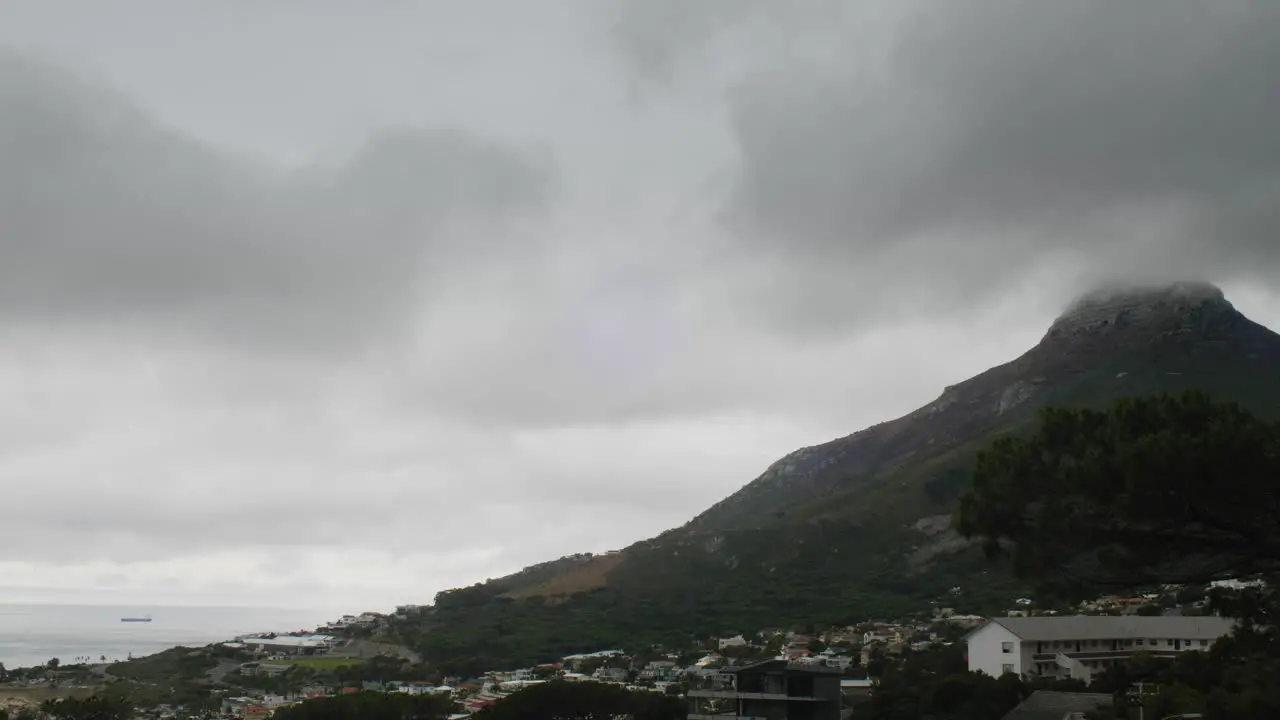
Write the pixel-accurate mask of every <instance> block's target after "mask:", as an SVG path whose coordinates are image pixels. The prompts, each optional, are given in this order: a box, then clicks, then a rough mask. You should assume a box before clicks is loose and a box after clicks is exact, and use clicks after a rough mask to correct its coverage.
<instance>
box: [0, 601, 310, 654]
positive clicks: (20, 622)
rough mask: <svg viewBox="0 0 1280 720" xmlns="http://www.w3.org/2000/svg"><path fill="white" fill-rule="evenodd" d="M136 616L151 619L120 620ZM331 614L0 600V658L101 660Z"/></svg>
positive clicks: (288, 627)
mask: <svg viewBox="0 0 1280 720" xmlns="http://www.w3.org/2000/svg"><path fill="white" fill-rule="evenodd" d="M138 616H142V617H150V618H151V622H149V623H147V622H131V623H126V622H120V618H122V617H138ZM332 619H333V618H330V617H326V616H324V614H323V613H320V612H317V611H315V610H287V609H278V608H253V607H136V606H129V607H122V606H112V605H7V604H0V663H4V665H5V667H8V668H15V667H27V666H31V665H39V664H43V663H46V662H48V661H49V659H50V658H55V657H56V658H58V660H59V661H61V662H62V663H64V664H72V663H75V662H77V661H83V659H84V658H88V659H89V660H90V661H92V662H101V658H102V657H103V656H105V657H106V658H107V661H109V662H110V661H116V660H125V659H127V658H128V657H129V656H130V655H132V656H133V657H140V656H142V655H150V654H152V653H157V652H160V651H161V650H165V649H168V648H171V647H173V646H174V645H188V646H203V645H208V644H209V643H213V642H220V641H223V640H230V639H231V638H233V637H235V636H237V635H245V634H249V633H256V632H292V631H295V630H304V629H305V630H311V629H313V628H315V627H317V626H319V625H323V624H324V623H325V622H326V621H328V620H332ZM78 659H79V660H78Z"/></svg>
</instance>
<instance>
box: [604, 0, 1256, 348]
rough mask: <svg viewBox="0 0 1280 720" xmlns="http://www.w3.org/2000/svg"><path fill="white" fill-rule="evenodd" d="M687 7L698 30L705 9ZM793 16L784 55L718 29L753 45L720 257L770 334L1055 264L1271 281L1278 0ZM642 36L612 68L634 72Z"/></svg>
mask: <svg viewBox="0 0 1280 720" xmlns="http://www.w3.org/2000/svg"><path fill="white" fill-rule="evenodd" d="M638 4H639V5H646V6H647V4H646V3H638ZM692 5H693V6H694V7H695V8H697V9H696V10H689V11H688V12H689V17H690V20H691V22H692V23H693V26H694V27H702V26H703V25H704V24H705V13H706V11H707V9H708V8H710V7H712V6H713V5H714V4H713V3H692ZM837 5H838V4H837ZM864 5H870V4H864ZM637 12H640V11H637ZM793 16H794V17H796V18H799V17H803V18H806V19H807V20H806V22H807V23H808V29H809V32H808V33H805V34H804V35H803V40H801V35H800V34H793V35H791V39H792V41H793V44H792V46H791V47H790V48H789V49H788V50H787V51H785V52H783V51H778V52H770V51H769V48H770V47H774V45H771V44H770V43H769V42H766V41H764V40H763V39H767V38H770V37H773V38H775V39H776V38H778V37H779V36H781V35H784V34H788V33H796V27H795V26H794V25H791V26H788V25H785V24H778V23H777V22H776V18H773V17H769V16H766V15H759V16H757V17H754V18H751V17H748V18H742V17H736V18H735V17H730V16H726V15H721V16H720V18H721V22H722V25H721V26H719V27H720V30H719V32H721V33H722V34H723V33H726V32H730V31H732V32H736V33H738V35H739V36H740V37H741V38H743V41H742V42H741V43H740V44H738V45H736V46H734V47H736V48H738V51H740V52H742V50H741V48H743V47H745V46H747V45H748V44H750V45H751V46H752V47H756V48H760V52H758V53H757V54H756V55H755V57H754V58H753V62H752V63H750V64H749V65H748V68H749V69H748V70H746V71H745V72H744V73H742V74H741V76H740V78H741V80H740V82H738V83H737V85H736V87H734V88H732V89H731V90H730V91H729V93H728V102H729V104H730V107H731V114H732V115H731V117H732V128H733V133H734V135H735V137H736V140H737V143H738V148H739V151H740V173H739V176H738V180H737V182H736V186H735V188H734V190H733V191H732V193H731V196H730V198H729V202H728V205H727V209H726V216H725V219H726V223H727V225H728V227H729V228H730V229H731V231H732V232H733V233H735V234H736V235H737V236H738V237H739V238H740V239H741V240H742V241H743V244H740V245H738V246H737V248H736V252H738V253H742V252H744V251H745V252H746V253H747V255H746V256H745V257H738V258H736V259H738V260H739V261H742V262H744V263H745V264H747V265H750V264H752V263H762V264H764V265H766V266H770V267H772V268H774V270H775V272H774V280H775V282H776V283H777V288H776V289H777V292H775V293H771V294H770V295H769V299H768V303H767V306H768V311H769V312H772V313H776V314H777V315H780V316H781V319H782V320H783V321H784V322H785V323H788V324H801V325H806V324H808V325H812V326H814V327H828V326H829V323H828V321H834V322H849V321H850V320H854V319H859V318H861V319H865V318H866V317H867V316H868V315H870V314H876V313H883V312H884V311H885V310H886V307H892V306H894V305H898V304H900V302H901V296H903V295H909V296H911V295H913V296H915V297H916V298H917V300H919V301H920V302H921V309H923V310H925V311H931V312H945V311H947V310H955V309H957V308H959V307H967V306H972V304H973V303H975V302H979V301H987V300H990V299H991V298H992V297H993V295H994V294H996V293H999V292H1000V291H1001V287H1002V280H1004V279H1007V278H1008V277H1010V276H1012V275H1016V274H1025V273H1027V272H1029V270H1030V269H1031V268H1032V267H1034V266H1036V265H1037V264H1042V263H1044V262H1049V261H1059V260H1060V261H1064V264H1067V265H1071V264H1073V263H1074V264H1075V265H1077V266H1078V272H1079V274H1080V276H1081V279H1080V281H1081V283H1092V282H1095V281H1098V280H1100V279H1103V278H1112V277H1116V276H1119V277H1122V278H1123V277H1130V276H1140V277H1142V278H1143V279H1154V278H1159V277H1182V276H1205V277H1209V278H1210V279H1215V280H1226V279H1230V278H1252V279H1255V280H1264V281H1268V282H1270V281H1271V279H1272V278H1273V277H1274V273H1273V272H1272V271H1273V270H1274V268H1275V267H1276V263H1277V261H1280V243H1278V242H1276V240H1275V236H1276V232H1277V230H1278V229H1280V228H1277V225H1276V214H1275V210H1274V208H1275V207H1276V200H1277V199H1280V194H1278V193H1280V136H1277V134H1276V133H1275V131H1274V121H1275V119H1276V118H1278V117H1280V93H1277V92H1275V77H1274V75H1275V68H1276V67H1280V5H1277V4H1276V3H1274V2H1270V1H1269V0H1239V1H1232V2H1212V3H1204V2H1178V1H1175V2H1165V1H1164V0H1150V1H1142V0H1138V1H1134V2H1123V3H1116V2H1110V1H1108V0H1083V1H1081V2H1061V3H1059V2H1033V1H1028V2H1020V1H1015V0H976V1H974V2H945V1H933V0H930V1H927V2H912V3H904V4H902V5H901V6H900V12H896V13H893V14H892V15H890V14H885V15H884V16H883V17H882V18H881V21H880V22H878V23H871V24H867V23H865V22H862V21H861V19H863V18H864V17H865V16H859V17H854V16H847V15H845V14H843V13H842V12H841V11H840V10H839V9H836V8H832V7H824V6H823V4H822V3H800V4H798V5H796V6H795V12H794V13H793ZM770 25H778V27H779V29H778V30H776V31H773V32H772V33H771V31H770V27H769V26H770ZM644 37H645V35H644V34H643V33H641V32H639V31H637V34H636V35H635V36H634V37H632V39H631V41H630V42H631V45H627V46H624V47H623V50H624V52H626V53H628V55H629V56H630V57H633V58H638V57H641V56H639V55H637V53H636V52H635V50H634V49H633V47H632V46H633V45H634V44H635V43H637V42H640V41H641V40H642V39H643V38H644ZM748 41H750V42H748ZM842 45H843V49H841V47H842ZM870 45H874V46H876V51H875V52H870V51H868V50H867V48H868V46H870ZM808 46H815V47H819V48H822V50H820V51H814V52H807V47H808ZM833 48H834V50H833ZM662 57H663V58H665V61H666V62H675V61H679V60H681V59H683V60H684V61H685V62H686V63H687V66H686V67H691V66H693V65H694V64H695V63H698V62H701V60H700V59H699V56H698V54H697V53H696V52H694V51H691V50H687V49H685V50H680V51H676V50H670V51H669V52H668V53H667V54H666V55H663V56H662ZM721 60H722V61H723V60H724V58H721ZM654 66H655V67H662V65H661V63H656V64H655V65H654Z"/></svg>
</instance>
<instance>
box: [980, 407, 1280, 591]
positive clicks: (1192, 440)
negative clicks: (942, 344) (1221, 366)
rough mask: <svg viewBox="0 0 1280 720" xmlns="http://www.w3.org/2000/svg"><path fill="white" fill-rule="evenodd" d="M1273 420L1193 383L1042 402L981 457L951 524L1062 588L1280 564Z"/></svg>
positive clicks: (1279, 432)
mask: <svg viewBox="0 0 1280 720" xmlns="http://www.w3.org/2000/svg"><path fill="white" fill-rule="evenodd" d="M1278 483H1280V424H1277V423H1270V422H1266V421H1263V420H1261V419H1259V418H1257V417H1255V416H1253V415H1251V414H1249V413H1248V412H1247V411H1245V410H1244V409H1242V408H1241V407H1239V406H1238V405H1235V404H1232V403H1223V402H1215V401H1214V400H1212V399H1211V398H1210V397H1208V396H1207V395H1205V394H1203V393H1200V392H1194V391H1193V392H1188V393H1185V394H1182V395H1177V396H1171V395H1159V396H1153V397H1145V398H1132V399H1125V400H1121V401H1119V402H1117V403H1115V404H1114V405H1113V406H1112V407H1111V408H1109V409H1107V410H1105V411H1098V410H1088V409H1052V408H1051V409H1046V410H1044V411H1042V413H1041V417H1040V424H1039V426H1038V428H1037V430H1036V432H1035V433H1034V434H1032V435H1031V436H1029V437H1013V436H1010V437H1004V438H1001V439H999V440H997V441H995V442H994V443H993V444H992V445H991V446H990V447H989V448H988V449H987V450H985V451H984V452H982V453H981V454H980V455H979V456H978V458H977V461H976V464H975V468H974V473H973V485H972V488H971V489H970V490H969V491H968V492H967V493H966V494H965V495H964V496H963V497H962V498H961V502H960V508H959V513H958V523H957V524H958V527H959V529H960V531H961V533H962V534H963V535H965V536H966V537H970V538H980V539H981V540H982V541H983V543H984V547H985V549H986V550H987V551H988V553H989V554H1007V555H1009V556H1010V557H1011V558H1012V560H1013V564H1014V569H1015V571H1017V572H1018V574H1019V575H1020V576H1022V577H1026V578H1030V579H1034V580H1037V581H1039V582H1040V584H1041V585H1043V586H1045V587H1047V588H1051V589H1056V590H1060V591H1062V590H1075V591H1077V592H1084V591H1086V590H1090V589H1095V590H1096V589H1098V588H1100V587H1101V588H1105V587H1135V586H1139V585H1144V584H1154V583H1186V582H1204V581H1207V580H1212V579H1217V578H1223V577H1238V576H1244V575H1252V574H1256V573H1263V572H1273V571H1276V570H1278V569H1280V492H1277V490H1280V486H1278Z"/></svg>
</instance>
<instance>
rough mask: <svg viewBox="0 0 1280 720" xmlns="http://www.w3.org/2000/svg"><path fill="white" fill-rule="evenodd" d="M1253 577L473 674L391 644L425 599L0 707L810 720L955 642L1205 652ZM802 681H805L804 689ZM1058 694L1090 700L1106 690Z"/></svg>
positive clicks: (254, 636) (998, 655)
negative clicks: (495, 710) (112, 701)
mask: <svg viewBox="0 0 1280 720" xmlns="http://www.w3.org/2000/svg"><path fill="white" fill-rule="evenodd" d="M1259 587H1262V583H1261V581H1258V580H1251V581H1239V580H1233V581H1219V582H1216V583H1213V584H1211V585H1209V586H1206V587H1194V588H1186V587H1180V586H1166V587H1163V588H1160V589H1159V590H1157V591H1153V592H1148V593H1142V594H1136V595H1128V596H1105V597H1100V598H1097V599H1095V600H1093V601H1089V602H1085V603H1081V604H1080V605H1079V606H1076V607H1073V608H1050V607H1041V606H1040V605H1039V604H1038V603H1037V602H1036V601H1035V600H1033V599H1032V598H1026V597H1019V598H1013V599H1011V601H1010V603H1009V607H1008V609H1007V610H1005V611H1004V612H1003V613H1002V614H998V615H987V616H981V615H976V614H970V613H966V612H963V611H962V609H960V608H951V607H944V606H937V607H935V608H934V610H933V611H932V613H929V614H921V615H914V616H911V617H906V618H901V619H897V620H868V621H866V622H862V623H857V624H855V625H850V626H846V627H833V628H824V629H821V630H812V631H810V632H802V631H800V630H797V629H786V628H760V629H756V630H753V631H744V632H742V633H737V634H734V635H732V636H726V637H718V638H713V639H709V640H706V641H699V642H691V643H690V644H689V645H687V646H685V647H679V648H674V647H673V648H602V649H600V650H597V651H593V652H586V653H577V654H572V655H567V656H564V657H557V658H547V659H546V661H545V662H543V663H540V664H535V665H532V666H528V667H519V668H493V669H490V670H488V671H485V672H483V673H481V674H478V675H476V676H474V677H463V676H459V675H443V674H440V673H439V672H437V671H434V670H433V669H432V668H431V667H430V666H429V665H427V664H425V663H423V662H422V660H421V658H419V657H418V656H417V654H416V653H414V652H413V651H412V650H410V649H408V648H406V647H403V646H401V645H397V644H395V643H391V642H385V641H383V640H381V639H380V638H382V637H384V636H385V635H386V631H387V629H388V628H389V627H390V626H391V624H392V623H394V622H395V621H396V620H397V619H403V618H405V617H409V616H412V615H413V614H415V613H420V612H424V611H426V610H427V608H423V607H419V606H401V607H399V608H397V609H396V610H395V612H393V613H386V614H383V613H375V612H366V613H362V614H358V615H346V616H343V617H341V618H338V619H336V620H335V621H333V622H330V623H328V624H327V625H324V626H322V627H318V628H315V629H313V630H308V631H296V632H260V633H251V634H246V635H242V636H239V637H235V638H232V639H229V640H227V641H225V642H221V643H216V644H213V645H209V646H207V647H204V648H174V649H173V650H171V651H166V653H161V654H160V655H157V656H153V657H151V658H138V659H134V660H130V661H129V662H126V663H116V664H111V665H91V664H79V665H64V664H61V663H58V662H56V661H53V660H51V661H50V663H48V664H46V665H45V666H44V667H37V668H20V669H14V670H9V671H6V672H5V676H4V677H3V680H4V681H5V682H4V685H3V688H4V689H3V690H0V717H8V718H15V719H16V718H38V717H43V716H44V714H43V713H42V707H47V705H42V704H41V703H40V702H37V701H36V700H35V698H44V699H46V700H47V699H49V698H52V697H58V696H60V694H61V696H64V697H66V696H75V695H76V694H84V693H87V692H90V691H92V690H94V689H98V688H101V687H102V686H104V685H111V684H113V683H130V684H131V685H132V686H144V685H146V684H148V683H150V684H151V685H153V686H165V687H160V688H156V689H159V690H160V692H157V693H153V694H151V695H150V697H153V698H154V702H152V703H149V704H146V703H138V705H137V708H136V710H135V711H134V712H135V717H138V718H149V719H152V720H169V719H178V718H201V719H204V720H213V719H215V718H217V719H219V720H266V718H270V717H272V716H273V715H274V714H276V713H279V712H280V711H281V710H282V709H284V708H291V707H295V706H298V705H299V704H301V703H305V702H307V701H311V700H318V699H321V698H333V697H341V696H344V695H352V694H357V693H386V694H406V695H412V696H432V697H437V698H442V699H447V700H448V701H450V703H451V704H450V707H451V708H452V709H453V713H452V714H451V717H452V718H455V719H457V718H467V717H470V716H472V715H474V714H476V713H479V712H481V711H483V710H485V709H486V708H490V707H492V706H494V705H495V704H497V703H501V702H503V701H504V700H505V699H507V698H509V697H511V696H512V695H513V694H515V693H518V692H520V691H522V690H526V689H529V688H533V687H536V686H538V685H542V684H545V683H548V682H555V681H560V682H564V683H601V684H605V685H611V686H616V687H618V688H622V689H626V690H629V691H634V692H644V693H653V694H658V695H662V696H668V697H676V698H679V699H680V700H681V701H682V702H683V703H684V705H685V707H686V711H687V716H688V717H689V718H695V719H704V720H706V719H711V718H728V717H778V718H784V717H793V716H794V717H800V716H801V715H793V714H789V713H790V711H789V710H788V706H789V705H795V704H796V702H797V698H799V697H803V698H804V700H805V703H807V704H806V709H805V710H804V712H806V713H808V712H817V714H816V715H804V717H813V718H826V717H829V718H831V719H832V720H837V719H838V718H851V717H852V718H857V717H858V716H859V715H858V712H857V709H858V707H859V705H860V704H861V703H863V702H865V701H866V700H867V699H868V698H869V697H870V696H871V694H872V693H873V692H875V691H876V688H877V684H878V678H880V677H881V676H883V674H884V673H885V671H886V669H887V668H891V667H893V666H894V665H895V664H900V663H902V662H904V660H905V659H906V658H910V657H912V656H914V655H918V654H921V653H929V652H934V651H939V652H960V653H962V654H963V658H964V661H965V662H966V663H967V666H968V670H969V671H971V672H976V673H982V674H985V675H988V676H993V677H999V676H1005V675H1014V676H1017V677H1020V678H1023V679H1024V680H1028V681H1036V682H1057V681H1076V682H1077V683H1078V684H1079V685H1080V686H1081V687H1083V686H1087V685H1088V684H1089V683H1090V682H1091V681H1092V680H1093V678H1094V676H1095V675H1097V674H1098V673H1102V672H1105V671H1106V670H1107V669H1108V668H1113V667H1116V666H1119V665H1123V664H1124V663H1126V662H1128V661H1130V660H1131V659H1132V658H1133V657H1134V656H1136V655H1138V654H1143V655H1146V656H1151V657H1155V658H1163V659H1169V658H1175V657H1177V656H1179V655H1182V654H1185V653H1191V652H1207V651H1208V650H1209V649H1210V648H1212V647H1213V645H1214V643H1215V642H1217V641H1218V640H1219V639H1221V638H1223V637H1224V636H1226V635H1228V634H1229V633H1231V631H1232V629H1233V626H1234V624H1235V623H1234V621H1233V620H1231V619H1228V618H1223V617H1218V616H1215V615H1212V614H1209V613H1207V611H1206V605H1207V603H1208V599H1207V598H1208V596H1209V594H1210V593H1212V592H1214V591H1218V592H1222V593H1233V592H1239V591H1243V590H1247V589H1250V588H1259ZM148 678H150V679H148ZM788 687H790V688H792V690H786V688H788ZM797 688H806V689H805V690H804V691H803V693H801V694H797V692H798V691H797V690H796V689H797ZM1046 692H1050V693H1051V691H1048V690H1042V691H1040V692H1039V693H1036V694H1035V696H1040V697H1041V700H1043V698H1044V697H1047V696H1046V695H1044V693H1046ZM1060 694H1065V695H1071V696H1072V697H1071V698H1068V701H1073V700H1077V699H1078V700H1080V701H1081V702H1086V703H1088V702H1095V701H1099V697H1100V696H1099V695H1098V694H1097V693H1087V692H1077V693H1060ZM143 695H145V693H144V694H141V695H139V696H143ZM184 696H185V697H188V698H191V699H189V700H185V701H184V699H183V697H184ZM1035 696H1033V698H1034V697H1035ZM1077 696H1078V697H1077ZM1030 701H1031V699H1029V700H1028V702H1030ZM815 708H817V710H816V711H815ZM828 711H829V712H828Z"/></svg>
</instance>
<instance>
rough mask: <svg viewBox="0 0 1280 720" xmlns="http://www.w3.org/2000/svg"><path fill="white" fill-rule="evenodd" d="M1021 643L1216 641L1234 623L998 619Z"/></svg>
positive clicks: (1183, 619) (1134, 617) (1102, 618)
mask: <svg viewBox="0 0 1280 720" xmlns="http://www.w3.org/2000/svg"><path fill="white" fill-rule="evenodd" d="M991 623H993V624H996V625H1001V626H1003V627H1004V628H1005V629H1006V630H1008V631H1009V632H1011V633H1013V634H1014V635H1017V636H1018V637H1020V638H1022V639H1023V640H1113V639H1120V638H1180V639H1184V640H1216V639H1217V638H1220V637H1222V636H1223V635H1226V634H1227V633H1229V632H1231V630H1232V628H1234V627H1235V621H1234V620H1232V619H1231V618H1221V617H1146V616H1140V615H1122V616H1119V617H1115V616H1110V615H1103V616H1096V615H1065V616H1055V617H997V618H992V619H991Z"/></svg>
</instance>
